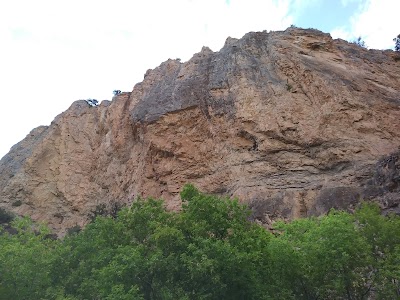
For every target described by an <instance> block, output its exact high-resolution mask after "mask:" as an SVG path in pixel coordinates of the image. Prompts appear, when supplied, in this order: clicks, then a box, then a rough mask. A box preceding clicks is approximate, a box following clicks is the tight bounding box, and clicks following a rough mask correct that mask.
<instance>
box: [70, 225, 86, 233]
mask: <svg viewBox="0 0 400 300" xmlns="http://www.w3.org/2000/svg"><path fill="white" fill-rule="evenodd" d="M81 230H82V227H81V226H79V225H75V226H73V227H71V228H68V229H67V234H68V235H73V234H78V233H79V232H81Z"/></svg>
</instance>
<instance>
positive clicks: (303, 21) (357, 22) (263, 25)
mask: <svg viewBox="0 0 400 300" xmlns="http://www.w3.org/2000/svg"><path fill="white" fill-rule="evenodd" d="M398 11H400V1H398V0H169V1H165V0H147V1H138V0H113V1H107V0H68V1H66V0H64V1H62V0H35V1H32V0H2V1H0V45H1V47H0V95H1V109H0V139H1V143H0V157H2V156H3V155H4V154H6V153H7V152H8V150H9V149H10V147H11V146H12V145H13V144H15V143H17V142H18V141H20V140H21V139H23V138H24V137H25V136H26V135H27V134H28V133H29V131H30V130H31V129H33V128H34V127H37V126H39V125H48V124H50V122H51V121H52V120H53V119H54V118H55V116H56V115H57V114H59V113H61V112H62V111H64V110H66V109H67V108H68V107H69V106H70V105H71V103H72V102H73V101H75V100H77V99H87V98H95V99H98V100H103V99H111V97H112V91H113V90H114V89H120V90H123V91H131V90H132V88H133V86H134V84H136V83H137V82H139V81H141V80H142V79H143V75H144V73H145V72H146V70H147V69H150V68H155V67H156V66H158V65H159V64H160V63H161V62H163V61H165V60H167V59H168V58H181V59H182V61H186V60H188V59H190V57H191V56H192V55H193V54H194V53H196V52H198V51H200V49H201V47H202V46H208V47H210V48H211V49H212V50H214V51H218V50H219V49H220V48H221V47H222V45H223V44H224V42H225V39H226V38H227V37H228V36H231V37H236V38H240V37H242V36H243V35H244V34H245V33H247V32H249V31H262V30H268V31H270V30H284V29H285V28H287V27H288V26H290V25H291V24H294V25H296V26H298V27H305V28H309V27H312V28H317V29H320V30H322V31H325V32H329V33H331V35H332V36H333V37H334V38H339V37H340V38H343V39H346V40H354V39H355V38H357V37H358V36H361V37H362V38H363V39H364V40H365V42H366V44H367V46H369V47H370V48H378V49H387V48H392V47H393V42H392V39H393V37H395V36H397V35H398V34H399V33H400V32H398V31H400V29H399V26H398V24H396V23H395V21H396V20H398V15H396V12H397V14H398Z"/></svg>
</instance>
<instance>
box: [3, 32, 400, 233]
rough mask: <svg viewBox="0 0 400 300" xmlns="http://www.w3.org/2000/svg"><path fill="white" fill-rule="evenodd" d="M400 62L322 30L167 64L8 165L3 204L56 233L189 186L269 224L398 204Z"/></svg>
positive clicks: (70, 115)
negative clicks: (370, 203)
mask: <svg viewBox="0 0 400 300" xmlns="http://www.w3.org/2000/svg"><path fill="white" fill-rule="evenodd" d="M399 146H400V57H399V54H398V53H395V52H393V51H378V50H367V49H364V48H361V47H359V46H357V45H355V44H349V43H347V42H346V41H343V40H332V38H331V37H330V35H329V34H325V33H322V32H320V31H317V30H303V29H297V28H290V29H287V30H286V31H283V32H270V33H267V32H251V33H248V34H246V35H245V36H244V37H243V38H241V39H239V40H237V39H232V38H228V39H227V41H226V43H225V46H224V47H223V48H222V49H221V50H220V51H219V52H212V51H211V50H210V49H208V48H206V47H204V48H203V49H202V50H201V52H199V53H197V54H195V55H194V56H193V58H192V59H191V60H189V61H188V62H185V63H182V62H180V61H179V60H168V61H166V62H164V63H162V64H161V65H160V66H159V67H157V68H156V69H154V70H149V71H147V72H146V74H145V77H144V80H143V82H141V83H138V84H137V85H136V86H135V87H134V88H133V90H132V92H129V93H121V94H119V95H117V96H115V97H114V98H113V100H112V101H111V102H110V101H103V102H102V103H101V104H100V105H99V106H91V105H89V104H88V103H87V102H86V101H83V100H81V101H76V102H74V103H73V104H72V105H71V107H70V108H69V109H68V110H67V111H65V112H64V113H62V114H61V115H59V116H57V117H56V118H55V120H54V121H53V123H52V124H51V125H50V126H48V127H44V126H43V127H39V128H36V129H34V130H32V132H31V133H30V134H28V136H27V137H26V138H25V139H24V140H23V141H21V142H20V143H18V144H17V145H15V146H14V147H13V148H12V149H11V151H10V152H9V153H8V154H7V155H6V156H5V157H3V159H2V160H1V161H0V206H1V207H5V208H6V209H8V210H12V211H14V212H15V213H17V214H20V215H30V216H31V217H32V218H33V219H34V220H43V221H46V222H48V223H49V224H50V226H51V227H52V228H53V229H55V230H56V231H57V232H58V233H60V234H63V233H64V232H65V230H66V229H67V228H70V227H73V226H75V225H81V226H82V225H84V224H85V223H86V222H87V219H88V214H90V212H91V211H93V210H94V209H95V207H96V206H97V205H99V204H102V203H106V204H110V203H114V202H118V203H127V202H129V201H131V200H132V199H133V198H134V197H136V196H144V197H147V196H153V197H162V198H164V199H165V200H166V205H167V206H168V208H170V209H179V207H180V204H181V203H180V200H179V191H180V189H181V187H182V186H183V185H184V184H185V183H188V182H190V183H193V184H195V185H196V186H197V187H199V188H200V189H201V190H203V191H205V192H209V193H216V194H221V195H229V196H236V197H238V198H239V199H240V200H241V201H243V202H246V203H249V204H250V206H251V207H252V209H253V211H254V214H253V218H254V219H256V220H258V221H261V222H263V223H269V222H271V220H274V219H276V218H288V219H291V218H297V217H301V216H307V215H318V214H322V213H326V212H327V211H328V210H329V209H330V208H331V207H336V208H346V209H352V208H353V207H354V206H356V205H357V203H359V202H360V201H361V200H368V199H374V200H375V201H379V202H380V203H381V205H382V208H383V209H384V210H385V211H388V210H394V211H397V212H398V211H399V203H400V192H399V191H400V170H399V169H400V159H399Z"/></svg>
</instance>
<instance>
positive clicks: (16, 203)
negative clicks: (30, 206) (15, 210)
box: [11, 200, 22, 207]
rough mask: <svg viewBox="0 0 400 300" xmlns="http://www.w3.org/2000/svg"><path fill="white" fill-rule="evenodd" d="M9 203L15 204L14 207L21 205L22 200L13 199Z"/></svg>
mask: <svg viewBox="0 0 400 300" xmlns="http://www.w3.org/2000/svg"><path fill="white" fill-rule="evenodd" d="M11 205H12V206H15V207H18V206H21V205H22V201H21V200H17V201H14V202H13V203H12V204H11Z"/></svg>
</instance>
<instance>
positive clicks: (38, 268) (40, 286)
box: [0, 218, 57, 299]
mask: <svg viewBox="0 0 400 300" xmlns="http://www.w3.org/2000/svg"><path fill="white" fill-rule="evenodd" d="M12 225H13V227H14V228H15V229H17V231H18V233H17V234H15V235H11V234H9V233H6V232H2V233H1V234H0V249H1V250H0V298H1V299H41V298H42V297H44V295H45V292H46V290H47V288H49V287H50V284H51V282H50V278H49V276H48V274H49V272H50V268H51V265H52V262H53V259H54V255H55V253H56V251H55V250H56V246H57V241H54V240H52V239H48V238H47V235H48V233H49V230H48V229H47V228H46V227H45V226H35V225H34V224H33V223H32V221H31V220H30V219H28V218H22V219H15V220H14V221H13V223H12Z"/></svg>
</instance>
